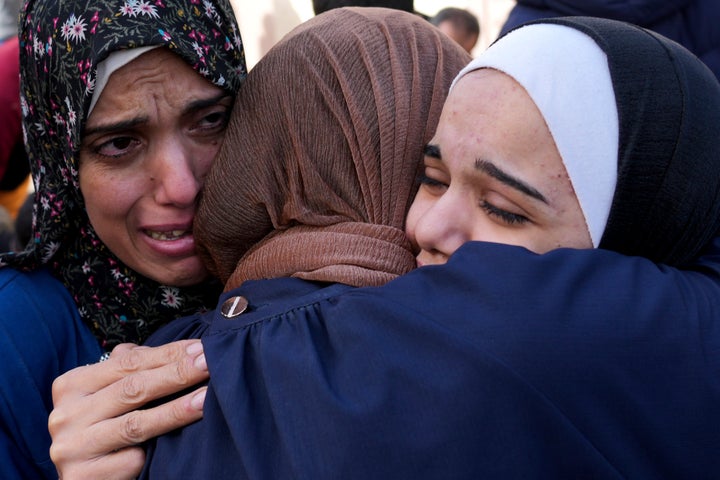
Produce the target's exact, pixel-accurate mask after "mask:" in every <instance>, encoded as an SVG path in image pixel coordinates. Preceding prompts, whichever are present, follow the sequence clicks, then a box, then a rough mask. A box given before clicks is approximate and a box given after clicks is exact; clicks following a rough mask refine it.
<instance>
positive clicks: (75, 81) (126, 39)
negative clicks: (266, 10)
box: [0, 0, 246, 349]
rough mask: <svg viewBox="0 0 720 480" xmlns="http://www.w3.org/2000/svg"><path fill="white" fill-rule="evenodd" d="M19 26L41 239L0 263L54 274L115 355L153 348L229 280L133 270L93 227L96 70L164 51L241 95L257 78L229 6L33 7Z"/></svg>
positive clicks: (124, 1) (134, 1) (86, 3)
mask: <svg viewBox="0 0 720 480" xmlns="http://www.w3.org/2000/svg"><path fill="white" fill-rule="evenodd" d="M21 13H22V21H21V25H20V45H21V50H22V53H21V55H22V57H23V59H21V106H22V111H23V135H24V138H25V144H26V146H27V149H28V156H29V159H30V164H31V169H32V174H33V181H34V184H35V187H36V188H35V205H34V211H35V221H34V227H33V239H34V241H33V242H31V243H30V245H28V246H27V247H26V250H25V251H24V252H21V253H16V254H2V255H0V265H10V266H13V267H15V268H18V269H21V270H26V271H29V270H34V269H37V268H40V267H42V266H44V265H45V266H47V267H48V268H50V270H51V271H52V272H53V274H54V275H55V276H56V277H58V278H59V279H60V280H61V281H62V282H63V283H64V284H65V286H66V287H67V288H68V290H69V291H70V293H71V295H72V297H73V298H74V299H75V301H76V303H77V305H78V310H79V311H80V315H81V317H82V318H83V319H84V321H85V323H86V324H87V325H89V326H90V328H91V329H92V331H93V333H94V334H95V336H96V337H97V338H98V340H99V341H100V343H101V344H102V345H103V346H104V347H105V348H108V349H110V348H112V347H113V346H114V345H117V344H118V343H122V342H136V343H139V342H142V341H143V340H144V339H145V338H146V337H147V336H148V335H149V334H150V333H151V332H152V331H154V330H155V329H157V327H159V326H160V325H161V324H163V323H165V322H167V321H168V320H170V319H173V318H176V317H179V316H183V315H188V314H192V313H195V312H197V311H199V310H204V309H206V308H207V307H209V306H214V305H215V302H216V301H217V296H218V294H219V292H220V285H219V284H218V283H208V284H203V285H198V286H194V287H182V288H174V287H168V286H164V285H160V284H158V283H157V282H154V281H151V280H149V279H147V278H145V277H142V276H140V275H138V274H137V273H136V272H135V271H134V270H132V269H130V268H128V267H127V266H126V265H124V264H122V262H120V261H119V260H118V259H117V257H115V255H113V254H112V253H111V252H110V251H109V250H108V249H107V248H106V247H105V245H104V244H103V243H102V242H101V241H100V240H99V238H98V237H97V235H96V234H95V232H94V230H93V228H92V227H91V226H90V224H89V221H88V217H87V214H86V212H85V206H84V202H83V198H82V194H81V193H80V191H79V187H78V173H77V171H78V165H77V161H78V158H79V148H80V145H81V140H82V137H81V134H82V131H83V128H84V126H85V120H86V118H87V113H88V109H89V105H90V101H91V98H92V94H93V91H94V89H95V82H96V69H97V65H98V64H99V63H100V62H102V61H103V60H104V59H105V58H106V57H107V56H108V55H109V54H110V53H111V52H113V51H116V50H122V49H130V48H138V47H143V46H151V45H162V46H165V47H167V48H168V49H170V50H171V51H172V52H174V53H176V54H177V55H179V56H180V57H181V58H182V59H183V60H185V62H187V64H188V65H190V66H191V67H193V68H194V69H195V70H196V71H198V73H199V74H200V75H202V76H204V77H205V78H207V79H208V80H209V81H211V82H213V83H214V84H216V85H218V86H220V87H221V88H223V89H225V90H226V91H228V92H230V93H233V94H234V93H235V92H236V91H237V89H238V88H239V87H240V84H241V82H242V80H243V78H244V77H245V75H246V67H245V58H244V51H243V46H242V40H241V37H240V31H239V29H238V25H237V21H236V19H235V16H234V13H233V11H232V8H231V6H230V3H229V1H228V0H209V1H204V2H201V1H199V0H157V1H146V0H106V1H103V2H97V1H95V0H76V1H74V2H62V1H59V2H48V1H43V2H38V1H37V0H28V1H27V2H26V3H25V5H24V7H23V11H22V12H21Z"/></svg>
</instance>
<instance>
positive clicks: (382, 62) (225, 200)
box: [194, 8, 470, 289]
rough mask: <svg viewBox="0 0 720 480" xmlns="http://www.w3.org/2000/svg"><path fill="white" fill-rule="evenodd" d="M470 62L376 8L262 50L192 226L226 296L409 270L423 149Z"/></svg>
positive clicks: (335, 18)
mask: <svg viewBox="0 0 720 480" xmlns="http://www.w3.org/2000/svg"><path fill="white" fill-rule="evenodd" d="M469 61H470V57H469V56H468V54H467V53H466V52H465V51H464V50H463V49H462V48H461V47H459V46H458V45H457V44H455V42H453V41H452V40H450V39H448V38H447V37H446V36H445V35H443V34H442V33H441V32H440V31H439V30H437V29H435V28H434V27H433V26H432V25H430V24H429V23H428V22H427V21H425V20H422V19H420V18H418V17H417V16H415V15H412V14H409V13H406V12H401V11H397V10H389V9H382V8H342V9H336V10H332V11H329V12H327V13H324V14H322V15H319V16H317V17H315V18H313V19H311V20H309V21H308V22H306V23H304V24H302V25H301V26H299V27H297V28H296V29H295V30H293V31H292V32H291V33H289V34H288V35H287V36H286V37H285V38H284V39H283V40H282V41H281V42H280V43H278V44H277V45H276V46H275V47H273V48H272V49H271V50H270V51H269V52H268V53H267V55H266V56H265V57H263V58H262V59H261V60H260V62H259V63H258V64H257V65H256V66H255V68H254V69H253V70H252V71H251V72H250V73H249V74H248V77H247V80H246V82H245V84H244V85H243V88H242V89H241V92H240V94H239V95H238V97H237V100H236V103H235V107H234V110H233V114H232V120H231V122H230V126H229V127H228V130H227V136H226V139H225V143H224V145H223V148H222V149H221V152H220V154H219V157H218V159H217V160H216V162H215V164H214V166H213V168H212V170H211V172H210V174H209V178H208V179H207V182H206V184H205V192H204V197H203V199H202V200H201V203H200V208H199V211H198V213H197V216H196V219H195V228H194V231H195V235H196V239H197V240H198V242H199V251H200V252H201V254H203V255H204V257H205V259H206V261H207V263H208V266H209V268H210V270H211V271H213V272H214V273H215V274H217V275H218V276H219V277H220V278H221V279H222V280H223V281H226V282H227V285H226V289H229V288H232V287H234V286H237V285H239V284H240V283H242V282H243V281H245V280H248V279H259V278H274V277H281V276H294V277H300V278H304V279H310V280H318V281H328V282H341V283H346V284H350V285H356V286H359V285H380V284H383V283H385V282H387V281H388V280H390V279H392V278H394V277H395V276H397V275H400V274H403V273H405V272H407V271H409V270H410V269H412V268H413V267H414V265H415V259H414V256H413V253H412V251H411V247H410V244H409V242H408V241H407V240H406V238H405V235H404V232H403V225H404V220H405V214H406V212H407V209H408V207H409V205H410V203H411V201H412V196H413V194H414V192H415V179H416V177H417V173H418V168H419V165H420V160H421V158H422V152H423V147H424V144H425V143H426V142H427V141H428V140H429V139H430V137H431V136H432V134H433V132H434V129H435V126H436V124H437V121H438V118H439V116H440V111H441V109H442V105H443V102H444V100H445V97H446V95H447V91H448V88H449V86H450V83H451V81H452V79H453V77H454V76H455V75H456V74H457V73H458V72H459V71H460V69H461V68H462V67H463V66H464V65H466V64H467V63H468V62H469ZM251 247H252V248H251Z"/></svg>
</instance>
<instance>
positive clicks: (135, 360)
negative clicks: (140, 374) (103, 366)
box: [115, 350, 142, 372]
mask: <svg viewBox="0 0 720 480" xmlns="http://www.w3.org/2000/svg"><path fill="white" fill-rule="evenodd" d="M115 358H117V361H118V363H119V364H120V368H121V369H122V370H123V371H125V372H135V371H137V370H139V369H140V368H141V365H142V351H138V350H128V351H126V352H123V353H121V354H119V355H117V356H116V357H115Z"/></svg>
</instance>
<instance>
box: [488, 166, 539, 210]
mask: <svg viewBox="0 0 720 480" xmlns="http://www.w3.org/2000/svg"><path fill="white" fill-rule="evenodd" d="M475 169H477V170H479V171H481V172H485V173H487V174H488V175H490V176H491V177H493V178H495V179H496V180H499V181H500V182H502V183H504V184H505V185H507V186H509V187H512V188H514V189H515V190H518V191H520V192H522V193H524V194H525V195H527V196H529V197H532V198H534V199H536V200H540V201H541V202H543V203H545V204H548V201H547V199H546V198H545V196H544V195H543V194H542V193H540V192H538V191H537V189H535V188H533V187H531V186H530V185H528V184H527V183H525V182H523V181H522V180H520V179H519V178H517V177H513V176H512V175H510V174H509V173H507V172H504V171H502V170H501V169H500V168H499V167H498V166H497V165H495V164H494V163H492V162H489V161H487V160H480V159H478V160H475Z"/></svg>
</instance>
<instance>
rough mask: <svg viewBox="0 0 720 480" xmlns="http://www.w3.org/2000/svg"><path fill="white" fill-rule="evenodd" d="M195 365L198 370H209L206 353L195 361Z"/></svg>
mask: <svg viewBox="0 0 720 480" xmlns="http://www.w3.org/2000/svg"><path fill="white" fill-rule="evenodd" d="M193 364H194V365H195V368H197V369H198V370H207V361H205V354H203V355H200V356H199V357H197V358H196V359H195V362H193Z"/></svg>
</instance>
